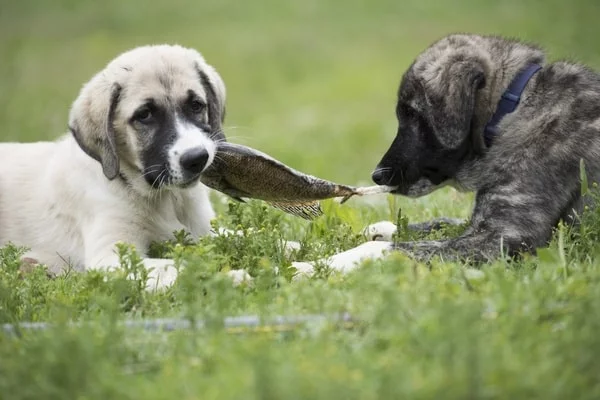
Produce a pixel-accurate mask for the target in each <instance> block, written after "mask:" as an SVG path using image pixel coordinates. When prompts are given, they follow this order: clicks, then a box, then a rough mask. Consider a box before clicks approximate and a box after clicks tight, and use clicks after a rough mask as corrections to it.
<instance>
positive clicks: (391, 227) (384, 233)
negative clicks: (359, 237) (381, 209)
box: [363, 221, 398, 242]
mask: <svg viewBox="0 0 600 400" xmlns="http://www.w3.org/2000/svg"><path fill="white" fill-rule="evenodd" d="M397 230H398V227H397V226H396V224H393V223H391V222H390V221H380V222H376V223H374V224H371V225H369V226H367V227H366V228H365V229H364V230H363V235H365V237H366V238H367V240H377V241H384V242H391V241H392V236H393V235H394V233H396V231H397Z"/></svg>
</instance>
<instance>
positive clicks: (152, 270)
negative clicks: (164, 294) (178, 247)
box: [144, 258, 177, 290]
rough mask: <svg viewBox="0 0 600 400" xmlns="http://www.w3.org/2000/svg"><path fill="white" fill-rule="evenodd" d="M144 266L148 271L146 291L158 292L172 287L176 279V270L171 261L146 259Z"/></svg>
mask: <svg viewBox="0 0 600 400" xmlns="http://www.w3.org/2000/svg"><path fill="white" fill-rule="evenodd" d="M144 266H145V267H146V269H148V270H149V271H148V281H147V282H146V290H160V289H165V288H167V287H169V286H172V285H173V283H175V280H176V279H177V269H176V268H175V266H174V263H173V260H166V259H164V260H163V259H158V258H146V259H144Z"/></svg>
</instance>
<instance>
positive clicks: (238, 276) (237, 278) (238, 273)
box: [227, 269, 252, 286]
mask: <svg viewBox="0 0 600 400" xmlns="http://www.w3.org/2000/svg"><path fill="white" fill-rule="evenodd" d="M227 276H229V277H230V278H231V280H232V282H233V286H239V285H241V284H242V283H244V282H247V283H250V282H252V276H250V274H249V273H248V272H246V270H244V269H233V270H231V271H227Z"/></svg>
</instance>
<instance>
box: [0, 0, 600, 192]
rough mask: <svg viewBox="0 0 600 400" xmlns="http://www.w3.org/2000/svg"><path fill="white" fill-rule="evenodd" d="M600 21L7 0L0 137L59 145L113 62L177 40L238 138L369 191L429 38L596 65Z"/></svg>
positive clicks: (420, 11)
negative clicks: (480, 38) (75, 104)
mask: <svg viewBox="0 0 600 400" xmlns="http://www.w3.org/2000/svg"><path fill="white" fill-rule="evenodd" d="M598 16H600V2H599V1H596V0H594V1H593V0H587V1H585V0H574V1H566V0H505V1H498V0H495V1H488V0H485V1H484V0H457V1H439V0H436V1H433V0H404V1H400V0H369V1H366V0H365V1H358V0H336V1H333V0H303V1H281V0H254V1H239V0H238V1H234V0H220V1H206V0H169V1H159V0H147V1H143V2H142V1H124V0H103V1H100V0H93V1H90V0H0V126H2V130H1V131H0V135H1V138H2V140H4V141H6V140H18V141H33V140H40V139H53V138H55V137H57V136H58V135H60V134H62V133H63V132H65V130H66V125H67V113H68V109H69V107H70V104H71V102H72V101H73V100H74V99H75V97H76V95H77V92H78V90H79V88H80V87H81V85H82V84H83V83H84V82H85V81H87V80H88V79H89V78H90V77H91V76H92V75H93V74H94V73H95V72H97V71H98V70H100V69H102V68H103V66H104V65H106V63H108V61H110V60H111V59H112V58H114V57H115V56H116V55H117V54H119V53H120V52H122V51H125V50H127V49H130V48H132V47H134V46H138V45H143V44H149V43H163V42H165V43H179V44H182V45H185V46H191V47H194V48H196V49H198V50H199V51H200V52H202V53H203V54H204V56H205V57H206V59H207V60H208V62H209V63H211V64H213V65H214V66H215V67H216V68H217V69H218V71H219V72H220V73H221V74H222V76H223V78H224V80H225V82H226V85H227V88H228V117H227V121H226V127H227V128H228V129H227V131H226V132H227V134H228V135H229V138H230V140H232V141H237V142H240V143H244V144H247V145H251V146H254V147H257V148H259V149H261V150H263V151H266V152H268V153H271V154H272V155H273V156H275V157H277V158H279V159H281V160H282V161H284V162H287V163H289V164H290V165H292V166H294V167H296V168H299V169H302V170H304V171H306V172H309V173H313V174H317V175H320V176H322V177H324V178H328V179H333V180H337V181H343V182H347V183H367V182H369V179H370V172H371V170H372V169H373V167H374V166H375V164H376V163H377V162H378V160H379V158H380V157H381V155H382V153H383V151H384V150H385V149H387V147H388V145H389V143H390V142H391V140H392V138H393V136H394V134H395V128H396V121H395V118H394V99H395V95H396V89H397V85H398V83H399V80H400V77H401V74H402V73H403V72H404V70H405V69H406V68H407V67H408V66H409V64H410V62H411V61H412V60H413V59H414V57H415V56H416V55H417V54H418V53H419V52H420V51H422V50H423V49H424V48H425V47H426V46H428V45H429V44H430V43H431V42H432V41H434V40H436V39H437V38H439V37H441V36H443V35H446V34H448V33H451V32H457V31H463V32H476V33H498V34H505V35H509V36H516V37H520V38H523V39H526V40H531V41H535V42H538V43H540V44H542V45H543V46H544V47H545V48H546V49H547V50H548V52H549V55H550V57H551V58H552V59H555V58H563V57H569V58H574V59H576V60H580V61H583V62H587V63H589V64H591V65H592V66H600V48H599V46H597V41H598V33H600V26H599V25H598V23H597V21H598Z"/></svg>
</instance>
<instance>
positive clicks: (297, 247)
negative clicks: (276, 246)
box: [284, 240, 300, 257]
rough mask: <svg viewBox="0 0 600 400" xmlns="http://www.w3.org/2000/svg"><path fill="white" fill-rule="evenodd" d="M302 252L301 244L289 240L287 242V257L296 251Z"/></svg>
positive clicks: (285, 249)
mask: <svg viewBox="0 0 600 400" xmlns="http://www.w3.org/2000/svg"><path fill="white" fill-rule="evenodd" d="M298 250H300V243H299V242H294V241H293V240H288V241H287V242H285V248H284V251H285V254H286V256H288V257H289V256H290V255H291V254H292V253H293V252H294V251H298Z"/></svg>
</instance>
